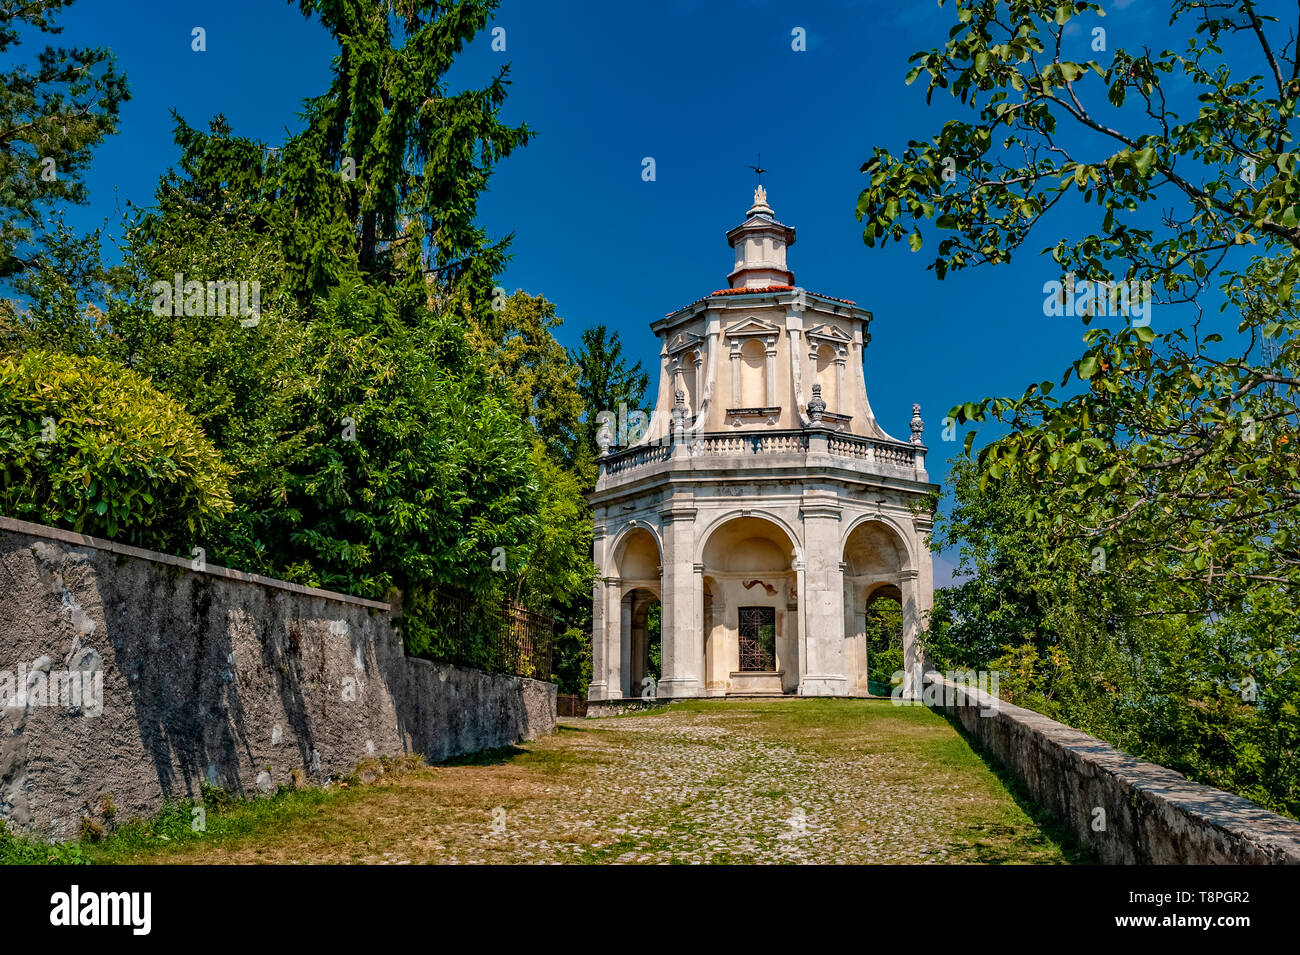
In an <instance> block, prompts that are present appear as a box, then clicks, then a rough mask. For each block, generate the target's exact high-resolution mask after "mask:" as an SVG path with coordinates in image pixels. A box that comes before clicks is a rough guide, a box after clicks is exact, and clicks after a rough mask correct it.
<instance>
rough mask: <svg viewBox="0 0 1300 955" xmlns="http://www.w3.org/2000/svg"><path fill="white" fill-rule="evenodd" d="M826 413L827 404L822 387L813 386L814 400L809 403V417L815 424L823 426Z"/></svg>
mask: <svg viewBox="0 0 1300 955" xmlns="http://www.w3.org/2000/svg"><path fill="white" fill-rule="evenodd" d="M825 413H826V402H825V401H824V400H822V386H821V385H813V386H812V398H811V399H809V401H808V417H810V418H812V420H813V423H814V424H821V421H822V415H824V414H825Z"/></svg>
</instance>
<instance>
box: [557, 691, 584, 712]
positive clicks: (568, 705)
mask: <svg viewBox="0 0 1300 955" xmlns="http://www.w3.org/2000/svg"><path fill="white" fill-rule="evenodd" d="M555 715H556V716H586V715H587V698H586V697H585V696H579V695H578V694H576V693H558V694H556V697H555Z"/></svg>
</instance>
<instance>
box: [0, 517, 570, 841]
mask: <svg viewBox="0 0 1300 955" xmlns="http://www.w3.org/2000/svg"><path fill="white" fill-rule="evenodd" d="M0 571H2V573H0V588H3V589H2V590H0V697H5V700H4V701H3V702H0V820H4V821H6V822H7V823H9V825H10V826H11V827H12V828H13V829H15V830H18V831H32V832H36V833H39V834H42V835H45V836H48V837H52V838H58V839H66V838H71V837H74V836H76V835H77V833H78V831H79V828H80V823H81V818H82V817H83V816H90V817H92V818H95V817H98V816H100V815H101V814H102V808H103V801H104V799H105V797H107V798H108V799H110V800H111V801H112V803H113V805H114V806H115V807H116V810H117V815H118V818H119V819H125V818H129V817H131V816H138V815H145V814H148V813H151V812H153V811H155V810H157V809H158V808H159V806H160V805H161V804H162V803H163V801H164V800H166V799H181V798H188V797H194V796H197V795H198V794H199V787H200V785H201V784H202V783H204V782H210V783H213V784H215V785H217V786H220V787H222V788H223V789H226V790H227V791H230V792H238V793H241V794H245V795H248V794H255V793H256V792H258V791H259V790H260V791H270V790H272V789H274V787H276V786H277V785H279V784H281V783H290V782H291V774H292V773H293V771H294V770H297V771H298V773H299V774H300V776H301V777H302V778H303V779H304V780H306V781H308V782H317V783H318V782H322V781H324V780H326V779H327V778H329V777H330V776H331V775H343V774H347V773H349V772H350V771H351V770H352V769H353V767H354V766H355V765H356V764H357V763H358V762H359V761H361V760H363V759H365V758H367V757H373V756H379V755H400V754H406V753H419V754H423V755H424V756H425V757H426V758H428V759H429V760H430V761H433V762H436V761H438V760H442V759H446V758H447V757H449V756H452V755H455V754H457V753H465V752H472V751H475V750H479V749H485V748H490V747H495V746H503V745H507V744H510V743H514V742H517V741H519V740H521V739H528V738H531V737H535V736H538V735H541V734H545V733H549V732H552V731H553V729H554V727H555V693H556V688H555V686H554V685H553V684H550V683H541V682H538V681H536V680H528V679H523V678H520V677H512V676H499V675H491V674H487V673H483V672H481V671H478V670H469V669H465V668H462V667H455V666H450V665H446V664H436V663H431V662H429V661H426V660H417V659H411V658H408V657H406V655H405V653H404V651H403V648H402V642H401V638H400V635H399V634H397V633H395V632H394V629H393V626H392V623H391V616H390V609H389V607H388V605H387V604H382V603H377V602H375V601H369V600H361V599H357V598H353V597H347V596H344V595H341V594H333V593H329V592H327V591H322V590H313V589H310V588H305V587H301V586H298V585H295V584H289V583H286V582H284V581H277V580H271V579H269V578H265V577H256V576H252V575H247V574H240V573H237V572H235V571H230V570H227V569H225V568H220V567H211V566H210V567H207V568H206V569H205V570H204V571H202V572H199V571H195V570H193V569H191V566H190V562H189V561H187V560H183V559H181V558H176V557H169V556H167V555H163V554H155V553H153V552H150V551H143V550H139V549H137V548H131V547H125V546H123V545H118V544H113V543H111V542H108V541H103V540H98V539H95V538H90V537H85V536H83V535H80V534H73V533H70V532H67V531H61V530H55V529H52V528H48V527H42V526H40V525H35V524H27V523H25V522H21V521H15V520H12V519H9V518H0ZM69 676H71V677H72V678H73V680H75V679H76V678H77V677H78V676H80V677H83V679H82V680H81V681H80V682H81V690H82V692H81V693H80V694H78V693H76V692H69V689H68V687H69ZM6 680H7V682H6ZM96 684H99V685H101V686H102V696H99V695H98V694H96V693H95V692H94V687H95V686H96ZM71 685H72V686H75V685H76V684H75V682H74V683H72V684H71ZM48 687H53V688H54V689H53V691H52V692H51V691H50V690H49V689H48ZM60 696H61V698H60ZM51 697H53V698H51ZM78 697H79V698H78ZM5 703H7V704H8V705H5Z"/></svg>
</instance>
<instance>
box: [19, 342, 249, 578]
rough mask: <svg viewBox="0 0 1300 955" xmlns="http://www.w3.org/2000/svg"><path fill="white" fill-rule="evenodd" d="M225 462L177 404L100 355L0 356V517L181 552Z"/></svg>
mask: <svg viewBox="0 0 1300 955" xmlns="http://www.w3.org/2000/svg"><path fill="white" fill-rule="evenodd" d="M231 475H232V471H231V469H230V467H229V466H228V465H227V464H226V463H225V462H224V461H223V460H222V457H221V454H220V452H218V450H217V449H216V448H215V447H214V446H213V444H212V442H210V441H209V440H208V439H207V438H206V437H205V436H204V434H203V432H202V430H201V429H200V428H199V426H198V424H197V423H196V422H195V420H194V418H193V417H192V416H191V415H190V414H189V412H187V411H186V410H185V409H184V408H183V407H182V406H181V405H180V404H179V403H178V402H177V401H175V400H173V399H172V398H169V397H167V396H166V395H164V394H162V393H161V392H159V391H158V390H157V389H156V388H154V387H153V385H152V384H150V383H149V380H148V379H147V378H144V377H142V376H140V375H138V374H136V373H135V372H133V371H130V370H128V369H126V368H123V367H121V366H119V365H116V364H114V363H112V362H108V361H103V360H101V359H98V358H81V357H76V356H71V355H64V354H59V353H55V352H47V351H35V350H32V351H26V352H24V353H23V354H21V355H17V356H15V355H4V356H0V513H4V514H6V515H8V516H10V517H16V518H20V519H23V520H29V521H35V522H37V523H41V524H51V525H55V526H59V527H67V528H70V529H72V530H75V531H79V532H81V533H86V534H95V535H99V536H104V537H111V538H113V539H114V540H120V541H126V542H129V543H133V544H138V545H141V546H146V547H152V548H156V549H158V550H169V549H173V548H175V547H177V546H180V547H182V548H184V549H185V550H186V551H187V552H188V549H189V547H190V546H191V545H193V544H201V537H202V534H203V531H204V529H205V528H206V527H207V526H208V525H209V524H210V523H211V522H212V521H214V520H215V519H218V518H220V517H221V516H222V515H223V514H225V513H226V512H227V511H229V510H230V507H231V498H230V491H229V486H228V483H229V480H230V477H231Z"/></svg>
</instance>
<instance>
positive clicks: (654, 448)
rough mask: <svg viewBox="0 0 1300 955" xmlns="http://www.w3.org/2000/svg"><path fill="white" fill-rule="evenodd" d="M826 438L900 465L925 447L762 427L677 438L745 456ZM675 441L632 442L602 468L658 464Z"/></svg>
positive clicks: (687, 449)
mask: <svg viewBox="0 0 1300 955" xmlns="http://www.w3.org/2000/svg"><path fill="white" fill-rule="evenodd" d="M814 435H815V436H817V437H818V439H819V441H820V440H823V439H824V441H825V444H824V448H825V450H826V451H827V452H829V453H830V454H831V455H833V456H836V457H843V458H851V459H853V460H855V461H863V462H867V463H870V464H877V465H890V466H893V467H900V468H908V469H910V468H915V467H918V466H923V465H922V462H923V460H924V459H923V458H921V457H920V455H921V454H923V453H924V449H923V448H921V447H919V446H917V445H913V444H904V443H902V442H901V441H881V440H879V439H875V438H864V437H860V436H858V435H853V434H837V433H835V432H831V431H828V430H820V429H819V430H803V429H799V430H781V431H778V430H764V431H748V432H735V433H727V434H699V435H697V434H692V433H690V432H688V433H687V434H686V435H685V436H684V437H683V438H682V439H681V440H680V442H679V444H680V445H682V446H683V451H684V453H685V454H686V455H689V456H691V457H748V456H751V455H782V454H807V453H808V452H809V451H810V450H812V451H817V450H819V448H818V447H817V444H816V443H814V442H813V441H812V440H811V438H812V436H814ZM673 448H674V445H672V444H668V443H666V442H665V443H662V444H646V445H636V446H634V447H631V448H625V449H623V450H621V451H616V452H614V453H612V454H610V455H608V456H606V457H605V458H604V459H602V464H603V473H604V474H606V475H617V474H624V473H626V472H628V471H632V470H636V469H638V468H641V467H644V466H645V465H648V464H658V463H661V462H664V461H667V460H669V458H671V457H672V453H673Z"/></svg>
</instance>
